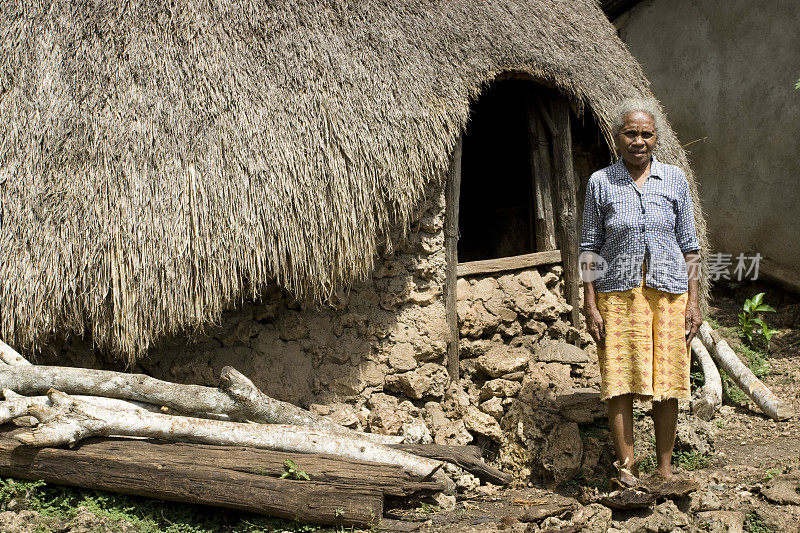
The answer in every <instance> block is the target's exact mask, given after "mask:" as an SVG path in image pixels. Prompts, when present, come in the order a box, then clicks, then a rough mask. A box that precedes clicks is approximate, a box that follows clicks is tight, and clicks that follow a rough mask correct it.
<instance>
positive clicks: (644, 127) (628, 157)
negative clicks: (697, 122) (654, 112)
mask: <svg viewBox="0 0 800 533" xmlns="http://www.w3.org/2000/svg"><path fill="white" fill-rule="evenodd" d="M616 140H617V149H618V150H619V152H620V154H621V155H622V159H624V160H625V161H626V162H627V163H629V164H631V165H634V166H641V165H646V164H647V162H648V161H650V156H651V155H653V148H655V147H656V125H655V122H654V121H653V117H651V116H650V115H649V114H648V113H645V112H644V111H634V112H633V113H628V115H627V116H626V117H625V122H624V123H623V124H622V128H620V130H619V133H618V134H617V139H616Z"/></svg>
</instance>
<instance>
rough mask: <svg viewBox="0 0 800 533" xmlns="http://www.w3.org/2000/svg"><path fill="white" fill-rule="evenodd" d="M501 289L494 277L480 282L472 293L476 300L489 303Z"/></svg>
mask: <svg viewBox="0 0 800 533" xmlns="http://www.w3.org/2000/svg"><path fill="white" fill-rule="evenodd" d="M498 288H499V286H498V284H497V281H495V279H494V278H492V277H486V278H483V279H481V280H478V281H477V282H476V283H475V287H474V290H473V293H472V298H473V299H474V300H482V301H484V302H485V301H488V300H491V298H492V296H494V293H495V291H496V290H497V289H498Z"/></svg>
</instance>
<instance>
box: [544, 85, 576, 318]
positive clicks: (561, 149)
mask: <svg viewBox="0 0 800 533" xmlns="http://www.w3.org/2000/svg"><path fill="white" fill-rule="evenodd" d="M550 112H551V115H552V119H553V125H554V127H555V130H556V132H557V133H558V135H554V136H553V166H554V170H555V172H554V174H555V180H554V184H555V192H556V194H555V200H556V202H555V204H556V215H557V216H556V218H557V220H558V230H559V241H560V242H559V249H560V250H561V257H562V258H563V261H564V292H565V296H566V300H567V303H568V304H569V305H571V306H572V313H571V314H570V319H571V321H572V325H573V326H575V327H576V328H579V327H580V324H581V322H580V319H581V315H580V286H579V282H580V280H579V279H578V246H579V244H580V243H579V242H578V213H577V211H578V199H577V196H578V185H577V183H576V181H575V171H574V169H573V167H572V133H571V132H570V118H569V114H570V106H569V102H568V101H567V100H566V98H564V97H561V96H554V97H553V98H552V99H551V100H550Z"/></svg>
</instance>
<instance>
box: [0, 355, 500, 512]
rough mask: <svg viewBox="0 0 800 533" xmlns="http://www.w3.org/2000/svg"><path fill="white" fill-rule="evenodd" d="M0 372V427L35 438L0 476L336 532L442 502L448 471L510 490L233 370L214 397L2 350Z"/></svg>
mask: <svg viewBox="0 0 800 533" xmlns="http://www.w3.org/2000/svg"><path fill="white" fill-rule="evenodd" d="M0 362H1V364H0V384H1V385H2V388H3V395H4V401H2V402H0V423H1V424H6V423H8V422H11V421H14V422H16V423H17V424H18V425H26V424H29V425H31V426H32V427H27V428H16V429H13V430H11V429H8V428H9V427H10V426H4V427H5V428H6V430H5V431H0V475H6V476H13V477H19V478H24V479H43V480H45V481H48V482H53V483H59V484H67V485H76V486H82V487H87V488H94V489H103V490H111V491H117V492H122V493H128V494H136V495H143V496H150V497H157V498H162V499H168V500H175V501H185V502H192V503H203V504H210V505H218V506H222V507H229V508H235V509H242V510H247V511H252V512H258V513H262V514H268V515H271V516H278V517H284V518H290V519H299V520H302V521H305V522H312V523H321V524H341V525H365V524H374V523H376V522H377V521H378V520H380V519H381V516H382V513H383V498H384V496H385V495H389V496H409V495H411V494H414V493H418V492H421V491H422V492H428V493H430V492H438V491H445V492H452V491H453V490H454V483H453V481H452V480H451V479H450V478H449V477H448V476H447V475H446V474H445V471H444V470H443V469H442V467H443V465H444V461H447V462H451V463H454V464H456V465H457V466H459V467H461V468H463V469H465V470H467V471H470V472H472V473H473V474H475V475H476V476H478V477H479V478H481V479H484V480H487V481H491V482H493V483H508V482H509V481H510V476H508V475H507V474H504V473H502V472H500V471H499V470H497V469H494V468H492V467H490V466H488V465H486V464H485V463H483V461H482V460H481V458H480V454H479V452H478V451H477V448H474V447H448V446H435V445H409V444H403V443H401V442H400V441H401V440H402V438H401V437H391V436H385V435H375V434H369V433H361V432H357V431H354V430H351V429H349V428H345V427H342V426H339V425H337V424H335V423H333V422H331V421H330V420H328V419H326V418H324V417H320V416H317V415H314V414H313V413H311V412H309V411H307V410H304V409H302V408H299V407H297V406H294V405H292V404H288V403H286V402H281V401H279V400H276V399H274V398H270V397H269V396H267V395H265V394H264V393H262V392H261V391H260V390H258V389H257V388H256V387H255V385H254V384H253V383H252V382H251V381H250V380H249V379H247V378H246V377H245V376H243V375H242V374H240V373H239V372H237V371H236V370H235V369H233V368H230V367H226V368H224V369H223V370H222V375H221V377H220V387H219V388H215V387H202V386H197V385H182V384H177V383H171V382H166V381H161V380H157V379H154V378H152V377H149V376H145V375H139V374H127V373H121V372H112V371H104V370H92V369H86V368H71V367H54V366H37V365H32V364H30V363H29V362H28V361H27V360H25V359H24V358H23V357H22V356H20V355H19V354H18V353H16V352H15V351H14V350H13V349H12V348H10V347H9V346H7V345H5V344H4V343H1V342H0ZM98 437H105V438H98ZM123 437H128V438H123ZM131 437H133V438H131ZM62 445H68V446H69V449H64V448H56V447H58V446H62ZM44 448H46V449H44ZM287 459H288V460H290V461H292V462H293V463H294V464H296V465H298V466H297V469H298V470H302V472H303V473H304V474H305V475H304V476H302V479H297V478H296V479H292V476H288V477H286V476H284V477H283V478H282V477H281V476H282V475H283V474H284V472H286V468H285V463H286V460H287ZM295 477H297V476H295ZM306 477H308V478H309V479H308V480H306V479H305V478H306Z"/></svg>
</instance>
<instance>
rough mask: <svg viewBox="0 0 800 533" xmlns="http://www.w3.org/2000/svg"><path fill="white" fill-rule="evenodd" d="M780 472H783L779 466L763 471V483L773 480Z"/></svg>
mask: <svg viewBox="0 0 800 533" xmlns="http://www.w3.org/2000/svg"><path fill="white" fill-rule="evenodd" d="M782 473H783V468H780V467H775V468H770V469H769V470H767V471H766V472H765V473H764V483H769V482H770V481H772V480H773V478H774V477H775V476H777V475H778V474H782Z"/></svg>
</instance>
